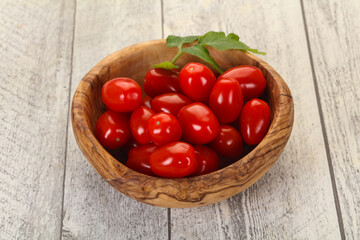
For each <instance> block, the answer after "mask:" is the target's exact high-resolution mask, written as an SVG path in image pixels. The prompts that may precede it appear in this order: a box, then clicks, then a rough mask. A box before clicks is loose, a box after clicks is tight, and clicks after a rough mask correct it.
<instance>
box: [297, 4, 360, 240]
mask: <svg viewBox="0 0 360 240" xmlns="http://www.w3.org/2000/svg"><path fill="white" fill-rule="evenodd" d="M304 12H305V16H306V22H307V27H308V32H309V42H310V47H311V54H312V59H313V65H314V70H315V76H316V80H317V85H318V93H319V98H320V103H321V108H322V114H323V122H324V128H325V139H326V141H327V143H328V149H327V150H328V151H329V158H330V159H329V160H330V161H331V163H332V167H333V171H334V176H335V182H336V187H337V194H338V197H339V202H340V209H341V217H342V220H343V224H344V233H345V235H346V238H347V239H360V48H359V42H360V15H359V12H360V1H358V0H352V1H304Z"/></svg>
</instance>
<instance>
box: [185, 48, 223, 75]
mask: <svg viewBox="0 0 360 240" xmlns="http://www.w3.org/2000/svg"><path fill="white" fill-rule="evenodd" d="M182 51H183V52H186V53H188V54H191V55H194V56H196V57H198V58H201V59H202V60H204V61H205V62H207V63H209V64H210V65H211V66H213V67H214V68H215V69H216V71H218V72H219V73H223V72H224V71H223V70H222V69H221V68H220V67H219V65H217V63H216V62H215V61H214V59H212V58H211V57H210V54H209V51H208V50H207V49H206V48H205V47H203V46H200V45H194V46H192V47H188V48H183V49H182Z"/></svg>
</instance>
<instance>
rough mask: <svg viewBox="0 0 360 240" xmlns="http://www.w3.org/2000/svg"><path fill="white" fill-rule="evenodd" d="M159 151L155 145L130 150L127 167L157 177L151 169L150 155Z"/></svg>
mask: <svg viewBox="0 0 360 240" xmlns="http://www.w3.org/2000/svg"><path fill="white" fill-rule="evenodd" d="M156 149H157V146H155V145H154V144H148V145H143V146H140V147H136V148H133V149H131V150H130V152H129V154H128V160H127V161H126V166H127V167H128V168H131V169H132V170H134V171H137V172H140V173H144V174H147V175H150V176H155V174H154V173H153V172H152V170H151V167H150V155H151V154H152V153H153V152H154V151H155V150H156Z"/></svg>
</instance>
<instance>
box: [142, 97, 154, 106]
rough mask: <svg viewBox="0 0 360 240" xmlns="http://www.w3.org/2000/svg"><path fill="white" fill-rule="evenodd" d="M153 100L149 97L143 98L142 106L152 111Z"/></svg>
mask: <svg viewBox="0 0 360 240" xmlns="http://www.w3.org/2000/svg"><path fill="white" fill-rule="evenodd" d="M151 100H152V98H151V97H149V96H145V97H143V99H142V105H143V106H145V107H148V108H150V109H151Z"/></svg>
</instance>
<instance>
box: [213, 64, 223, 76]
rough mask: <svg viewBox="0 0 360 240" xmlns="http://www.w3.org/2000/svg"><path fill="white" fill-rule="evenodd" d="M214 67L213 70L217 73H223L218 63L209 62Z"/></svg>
mask: <svg viewBox="0 0 360 240" xmlns="http://www.w3.org/2000/svg"><path fill="white" fill-rule="evenodd" d="M211 65H212V66H213V67H214V68H215V70H216V71H218V73H220V74H223V73H224V71H223V70H222V69H221V68H220V67H219V65H217V64H214V65H213V64H211Z"/></svg>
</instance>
